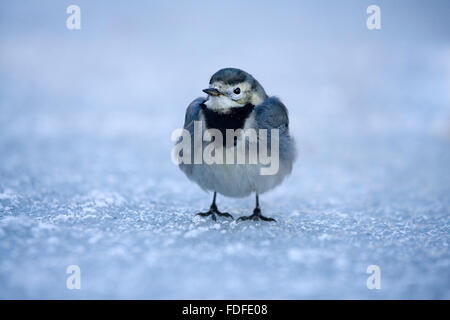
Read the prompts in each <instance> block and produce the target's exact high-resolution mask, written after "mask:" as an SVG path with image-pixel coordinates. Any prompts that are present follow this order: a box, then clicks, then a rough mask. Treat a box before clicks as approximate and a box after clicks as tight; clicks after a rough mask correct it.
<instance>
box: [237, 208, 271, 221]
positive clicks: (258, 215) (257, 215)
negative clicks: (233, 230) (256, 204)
mask: <svg viewBox="0 0 450 320" xmlns="http://www.w3.org/2000/svg"><path fill="white" fill-rule="evenodd" d="M246 220H253V221H259V220H262V221H268V222H277V220H275V219H274V218H267V217H264V216H263V215H262V214H261V209H259V208H256V209H255V210H254V211H253V214H252V215H251V216H245V217H240V218H239V219H237V221H246Z"/></svg>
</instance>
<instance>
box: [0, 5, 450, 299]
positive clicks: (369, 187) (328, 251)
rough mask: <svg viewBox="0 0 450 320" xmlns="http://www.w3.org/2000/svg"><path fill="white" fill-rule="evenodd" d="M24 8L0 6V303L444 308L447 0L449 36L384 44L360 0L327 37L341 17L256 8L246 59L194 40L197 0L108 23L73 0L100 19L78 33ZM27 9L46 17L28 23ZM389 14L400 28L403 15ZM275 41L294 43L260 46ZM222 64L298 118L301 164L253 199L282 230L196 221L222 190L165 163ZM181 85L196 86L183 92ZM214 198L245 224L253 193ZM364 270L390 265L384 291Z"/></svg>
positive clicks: (418, 32)
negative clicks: (428, 303) (327, 302)
mask: <svg viewBox="0 0 450 320" xmlns="http://www.w3.org/2000/svg"><path fill="white" fill-rule="evenodd" d="M13 3H14V2H11V3H9V4H5V3H2V5H1V6H2V8H1V11H2V14H3V12H9V15H8V17H5V16H3V17H2V19H1V21H2V24H3V25H2V35H1V41H2V43H1V48H2V51H1V56H0V57H1V59H0V68H1V69H2V73H1V75H0V83H1V89H0V111H1V112H0V298H67V299H72V298H74V299H78V298H139V299H140V298H150V299H151V298H157V299H164V298H169V299H170V298H181V299H186V298H192V299H208V298H209V299H218V298H227V299H241V298H244V299H245V298H255V299H259V298H261V299H279V298H281V299H282V298H287V299H301V298H338V299H339V298H344V299H348V298H383V299H384V298H387V299H391V298H441V299H442V298H446V299H450V250H449V233H450V230H449V226H450V165H449V164H450V120H449V119H450V116H449V115H450V110H449V106H450V97H449V95H448V92H449V91H448V85H449V84H450V49H449V46H448V45H449V41H448V39H449V38H448V30H450V28H447V27H446V26H445V23H447V22H445V21H446V20H445V21H444V20H442V19H441V20H439V17H440V16H439V12H443V13H445V12H448V11H446V10H445V8H441V7H442V6H444V7H446V6H447V4H442V5H436V8H435V9H434V10H435V12H434V11H433V12H434V14H436V16H435V17H436V18H435V19H436V26H435V28H436V30H439V31H436V30H435V29H433V28H432V27H430V25H427V24H426V21H428V20H423V19H413V20H414V21H416V22H417V21H421V22H420V23H423V24H425V25H420V26H417V27H416V26H415V25H405V26H404V25H403V24H399V25H400V26H399V28H403V27H404V28H405V29H402V30H398V29H396V30H394V31H392V32H390V33H388V32H386V33H379V36H374V37H373V38H370V37H369V36H368V34H367V33H366V32H367V30H365V29H364V28H365V26H364V22H362V23H361V22H358V23H355V25H358V26H359V25H361V29H355V28H354V26H353V25H352V21H353V20H352V19H353V18H354V17H359V14H360V13H362V15H363V16H362V18H361V19H364V14H365V8H364V5H359V7H358V6H357V5H356V4H355V6H356V7H354V6H347V7H346V8H347V13H346V14H348V17H347V18H345V19H340V20H339V21H344V24H343V25H341V24H338V26H340V27H339V28H338V27H336V28H334V29H333V28H331V29H333V30H334V31H330V28H325V27H324V26H320V25H315V23H316V21H319V20H320V19H319V20H317V19H313V18H312V17H314V15H318V16H320V17H321V18H323V19H326V18H327V17H328V18H329V19H333V17H334V16H336V11H335V10H340V9H336V8H333V10H334V11H333V10H332V11H331V12H330V13H326V11H323V10H319V9H314V5H313V4H310V5H304V7H302V8H297V7H295V6H296V5H295V4H293V3H291V4H289V5H287V6H286V8H284V7H283V8H280V7H278V6H275V5H274V4H273V5H269V4H264V5H263V6H262V8H261V12H260V13H259V14H262V15H263V16H264V15H265V14H266V13H267V12H270V13H271V14H272V15H273V16H274V20H273V21H274V22H273V25H272V27H271V28H270V29H269V28H268V27H267V29H261V30H262V31H261V32H262V33H261V35H257V36H256V38H255V39H253V40H251V39H250V40H248V39H246V40H245V41H249V42H244V40H239V39H236V41H237V43H236V46H234V47H239V46H243V50H242V52H238V53H236V52H231V51H223V50H222V46H223V44H221V43H218V42H214V40H211V41H212V42H207V41H206V42H203V44H202V46H201V48H199V49H197V47H196V46H194V45H192V43H196V42H198V41H197V40H198V39H202V41H204V40H205V39H206V38H207V36H208V34H210V32H211V29H210V28H204V26H202V25H201V24H199V23H197V22H195V21H197V20H195V19H194V20H192V17H193V16H194V17H196V15H197V14H200V13H201V14H203V13H204V12H203V11H198V10H200V8H201V7H202V6H201V5H198V8H192V9H189V8H183V7H181V8H179V9H177V10H175V12H172V11H169V7H166V5H164V4H159V5H158V6H159V7H158V8H153V7H151V8H144V9H145V10H144V9H142V8H140V7H139V6H138V5H134V6H131V7H128V6H126V5H124V4H122V5H120V6H118V7H117V8H116V7H112V8H110V10H111V11H108V12H109V13H108V12H105V11H103V10H102V8H101V6H98V7H96V6H94V5H91V4H89V2H83V1H81V4H80V5H81V7H82V10H84V11H83V12H85V13H86V14H89V15H88V17H89V19H90V20H89V19H86V20H85V24H83V28H84V29H83V30H81V31H80V33H78V34H76V33H70V36H68V35H67V32H68V31H67V30H65V29H64V19H65V15H64V14H65V13H64V12H65V8H64V6H61V8H59V7H57V8H56V9H55V11H54V12H53V11H52V10H44V9H42V8H40V9H39V8H37V7H33V5H31V4H30V6H28V7H27V8H25V9H23V8H20V6H18V5H15V4H13ZM354 3H356V2H354ZM437 3H438V2H437ZM443 3H444V2H443ZM329 4H330V5H331V2H329ZM408 5H410V2H408ZM221 6H222V4H221ZM223 6H226V5H225V4H223ZM271 6H275V7H271ZM291 7H293V8H291ZM44 8H53V5H52V4H46V5H44ZM22 9H23V10H25V13H24V14H28V15H31V16H32V17H34V19H30V20H27V21H28V22H27V21H23V20H20V19H18V18H17V17H19V16H20V15H21V14H22V13H21V12H22ZM387 9H389V5H388V4H386V10H385V11H384V13H383V14H384V16H385V17H386V20H385V21H386V28H389V21H390V20H389V17H391V16H392V15H394V13H395V12H396V13H398V14H400V13H401V12H402V10H403V9H402V8H400V7H399V8H390V9H392V10H387ZM410 9H411V10H412V11H411V12H413V13H415V14H417V15H418V16H419V14H425V15H427V16H428V15H429V16H431V13H430V12H429V11H427V10H424V11H421V10H419V9H420V8H417V4H413V5H411V8H410ZM40 10H41V11H40ZM186 10H192V12H189V14H187V13H186ZM201 10H206V11H208V10H210V11H214V8H213V7H208V6H207V7H204V8H203V7H202V9H201ZM242 10H243V11H244V12H247V13H248V14H249V12H252V11H251V10H250V9H249V8H246V7H243V9H242ZM295 10H298V12H303V13H305V15H304V16H303V17H304V19H294V17H293V16H291V15H290V14H291V13H292V12H296V11H295ZM429 10H431V9H429ZM43 11H45V13H44V12H43ZM431 11H432V10H431ZM57 12H59V13H60V15H62V18H63V22H62V28H58V27H57V26H58V25H59V23H60V22H58V23H57V22H54V21H56V20H58V19H60V17H59V16H58V14H57ZM155 12H156V13H158V15H155ZM196 12H197V13H196ZM198 12H200V13H198ZM218 12H225V11H223V10H219V11H218ZM393 12H394V13H393ZM113 13H114V14H116V17H120V19H119V22H117V19H116V18H114V19H112V18H111V19H110V18H108V17H109V16H108V14H113ZM169 13H170V14H169ZM306 13H307V14H306ZM39 14H41V15H39ZM185 14H187V15H186V17H189V18H185ZM205 14H206V13H205ZM292 14H293V13H292ZM33 15H37V16H33ZM45 15H48V16H45ZM192 15H193V16H192ZM236 15H237V16H236V17H235V18H239V14H237V13H236ZM206 16H207V15H206ZM163 17H166V18H167V17H169V18H167V21H166V20H164V19H163ZM281 17H287V18H286V21H285V24H283V23H281V22H277V21H284V20H283V19H281ZM305 17H306V18H305ZM307 17H309V18H307ZM36 19H37V20H36ZM39 19H42V21H41V20H39ZM55 19H56V20H55ZM183 19H185V20H183ZM33 21H41V22H42V23H41V24H39V26H35V25H34V24H33V23H35V22H33ZM174 21H180V23H179V25H178V24H174V23H173V22H174ZM246 21H247V20H246ZM339 21H331V22H329V23H331V24H333V23H334V24H335V25H336V23H339ZM424 21H425V22H424ZM439 21H441V22H439ZM442 21H444V22H442ZM19 22H20V23H19ZM89 23H90V24H89ZM120 23H122V24H120ZM154 23H156V24H158V26H159V27H160V28H162V30H165V32H161V33H158V32H156V31H155V29H152V28H151V27H152V26H153V24H154ZM188 23H189V24H188ZM228 23H229V24H230V26H231V25H233V22H232V21H231V22H226V23H225V24H226V25H228ZM317 23H318V22H317ZM405 23H406V22H405ZM248 24H249V25H251V26H252V30H254V29H255V28H253V27H254V26H256V27H259V28H265V27H264V26H265V24H263V23H262V22H261V24H259V20H257V19H256V20H255V18H252V17H250V18H249V20H248ZM443 24H444V25H443ZM5 25H8V28H7V29H5V28H3V27H4V26H5ZM118 25H126V26H128V27H125V28H122V29H120V28H119V27H117V26H118ZM186 25H189V28H188V27H186V28H185V27H183V26H186ZM13 27H15V28H13ZM153 27H154V26H153ZM115 28H117V29H115ZM391 28H393V26H391ZM408 28H409V29H408ZM292 30H294V31H292ZM355 30H356V31H355ZM405 30H406V31H405ZM408 30H410V31H411V30H412V31H411V32H410V33H408V32H409V31H408ZM442 30H447V33H446V34H445V33H444V34H443V33H442V32H443V31H442ZM407 31H408V32H407ZM435 31H436V32H435ZM271 32H273V33H274V34H275V33H276V34H281V35H282V36H281V38H277V37H275V36H274V37H272V39H274V40H273V41H274V42H273V43H272V44H275V45H277V46H278V48H280V47H281V48H282V49H283V50H281V51H280V50H274V49H273V47H272V46H271V44H267V43H264V42H261V39H262V38H263V37H262V34H264V35H267V36H270V35H271ZM309 32H313V33H314V32H315V33H317V34H318V35H319V36H320V39H321V41H319V42H318V41H317V38H316V36H312V35H309ZM328 32H331V34H328ZM352 32H353V33H352ZM405 32H406V33H405ZM291 33H295V37H297V38H296V39H301V41H300V40H299V41H298V43H297V42H295V41H291V40H292V39H293V38H289V35H291V36H293V34H291ZM36 35H39V36H38V37H36ZM371 35H373V34H371ZM430 35H432V36H430ZM163 36H164V37H167V39H163V38H162V37H163ZM283 37H286V38H283ZM416 37H417V38H418V39H420V41H423V42H420V41H419V42H420V43H421V47H420V49H418V48H416V47H415V46H416V44H417V43H418V40H417V39H416ZM335 38H336V39H342V41H343V43H341V42H339V43H336V42H333V41H335V40H333V39H335ZM277 39H278V40H277ZM399 39H402V40H401V41H403V42H401V41H400V40H399ZM424 39H426V40H424ZM252 41H254V42H252ZM277 41H278V42H277ZM399 41H400V42H399ZM427 41H428V42H427ZM398 43H401V45H398ZM245 45H248V46H249V47H253V48H254V47H255V46H259V47H258V48H259V49H260V51H258V52H259V53H254V52H253V53H252V52H251V51H248V50H246V47H245ZM178 46H180V47H178ZM424 48H425V49H424ZM427 48H428V49H427ZM200 49H201V50H200ZM263 49H264V50H265V51H264V54H262V53H260V52H262V51H263ZM208 50H210V51H209V52H211V50H215V52H217V54H216V55H215V59H212V58H211V56H210V55H208ZM236 56H239V61H236V58H235V57H236ZM268 60H270V61H271V63H270V64H268V63H266V62H267V61H268ZM229 65H233V66H237V67H242V68H245V69H247V70H248V71H249V72H251V73H253V74H254V75H255V76H256V77H257V78H258V79H259V80H261V82H262V84H263V85H264V86H265V87H266V89H267V91H268V92H269V93H276V94H277V95H279V96H280V97H281V99H282V100H283V101H284V102H285V103H286V105H287V107H288V108H289V110H290V114H291V130H292V132H293V135H294V136H295V137H296V140H297V144H298V148H299V159H298V161H297V162H296V164H295V167H294V170H293V174H292V176H290V177H289V178H288V179H287V180H286V181H285V183H284V184H283V185H281V186H280V187H279V188H277V189H275V190H273V191H272V192H269V193H267V194H264V195H262V196H261V199H260V201H261V205H262V210H263V214H265V215H266V216H272V217H274V218H275V219H277V221H278V222H277V223H262V222H259V223H254V222H242V223H236V222H230V221H228V220H218V221H217V222H213V221H211V220H209V219H207V220H203V219H200V218H196V217H195V216H194V215H195V213H196V212H199V211H204V210H205V209H207V208H208V206H209V204H210V202H211V198H212V195H210V194H206V193H205V192H203V191H201V190H200V189H199V188H198V187H197V186H196V185H194V184H192V183H191V182H189V181H188V180H187V178H186V177H185V176H184V175H183V174H182V173H181V171H180V170H178V168H177V167H176V166H174V165H173V164H172V163H171V161H170V151H171V141H170V134H171V132H172V130H174V129H176V128H178V127H180V126H181V125H182V122H183V118H184V110H185V108H186V106H187V104H188V103H189V102H190V101H191V100H192V99H194V98H195V97H197V96H198V95H201V89H203V88H204V86H206V85H207V82H208V77H209V76H210V75H211V73H213V72H214V71H216V70H217V69H218V68H220V67H224V66H229ZM367 75H371V76H370V77H369V76H367ZM174 83H176V84H182V83H184V85H183V87H180V88H179V90H178V92H177V93H174V92H173V91H172V89H173V85H174ZM218 206H219V209H221V210H224V211H228V212H230V213H231V214H233V215H234V217H235V218H237V217H239V216H242V215H248V214H249V213H251V211H252V210H253V206H254V199H253V198H245V199H238V200H236V199H227V198H224V197H222V196H220V195H219V196H218ZM69 265H78V266H79V267H80V268H81V290H68V289H67V288H66V279H67V277H68V275H67V274H66V268H67V267H68V266H69ZM369 265H377V266H379V267H380V269H381V290H368V289H367V287H366V279H367V277H368V276H369V275H368V274H366V269H367V267H368V266H369Z"/></svg>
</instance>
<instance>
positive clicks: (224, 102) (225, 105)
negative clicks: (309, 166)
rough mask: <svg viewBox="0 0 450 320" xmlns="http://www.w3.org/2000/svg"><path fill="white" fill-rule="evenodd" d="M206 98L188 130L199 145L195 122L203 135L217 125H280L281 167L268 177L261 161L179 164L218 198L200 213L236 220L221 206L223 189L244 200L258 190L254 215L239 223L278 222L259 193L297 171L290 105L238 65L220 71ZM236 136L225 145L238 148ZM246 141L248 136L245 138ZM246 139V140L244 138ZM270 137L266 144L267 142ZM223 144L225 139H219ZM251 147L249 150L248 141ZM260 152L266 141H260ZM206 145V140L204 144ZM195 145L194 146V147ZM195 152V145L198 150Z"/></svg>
mask: <svg viewBox="0 0 450 320" xmlns="http://www.w3.org/2000/svg"><path fill="white" fill-rule="evenodd" d="M202 91H203V92H204V93H206V97H199V98H196V99H195V100H193V101H192V102H191V103H190V104H189V105H188V107H187V109H186V115H185V121H184V129H185V130H186V131H187V132H189V133H190V136H191V139H192V141H191V142H193V143H192V144H191V145H194V144H195V143H194V138H193V136H194V135H195V122H197V123H199V124H201V125H202V126H201V128H202V134H203V132H204V131H205V130H207V129H216V130H219V131H220V132H221V133H223V134H226V129H234V130H238V129H254V130H260V129H266V130H268V132H269V131H270V130H271V129H277V130H278V132H279V136H278V137H279V140H278V141H279V143H278V144H279V151H278V152H279V159H278V165H279V168H278V170H277V172H276V173H275V174H271V175H262V174H261V171H260V169H261V167H262V166H264V165H263V164H261V163H257V164H254V163H248V161H247V160H248V159H246V161H245V163H232V164H229V163H224V164H218V163H213V164H210V163H209V164H208V163H204V162H202V163H200V164H197V163H192V162H191V163H183V162H182V163H179V167H180V169H181V170H182V171H183V172H184V174H185V175H186V176H187V177H188V178H189V179H190V180H192V181H193V182H195V183H196V184H197V185H199V186H200V187H201V188H202V189H203V190H205V191H208V192H212V193H213V201H212V204H211V206H210V209H209V211H207V212H200V213H197V215H198V216H201V217H209V216H210V217H211V218H212V220H214V221H216V220H217V216H219V217H225V218H230V219H234V218H233V216H232V215H231V214H229V213H228V212H221V211H219V209H218V208H217V205H216V196H217V193H219V194H221V195H223V196H226V197H232V198H243V197H246V196H249V195H251V194H252V193H254V194H255V200H256V204H255V209H254V210H253V214H251V215H249V216H243V217H240V218H239V219H238V221H245V220H253V221H260V220H261V221H268V222H270V221H276V220H275V219H273V218H270V217H265V216H263V215H262V212H261V208H260V204H259V195H261V194H263V193H264V192H267V191H269V190H272V189H273V188H275V187H276V186H278V185H280V184H281V183H282V182H283V180H284V178H286V177H287V176H288V175H289V174H290V173H291V172H292V167H293V163H294V162H295V160H296V154H297V152H296V146H295V141H294V138H293V137H292V136H291V135H290V133H289V115H288V110H287V108H286V107H285V105H284V104H283V103H282V102H281V101H280V99H279V98H277V97H275V96H268V95H267V93H266V91H265V90H264V88H263V86H262V85H261V84H260V83H259V82H258V81H257V80H256V79H255V78H254V77H253V76H252V75H251V74H249V73H247V72H245V71H243V70H241V69H237V68H224V69H220V70H219V71H217V72H216V73H214V74H213V75H212V76H211V78H210V81H209V87H208V88H206V89H203V90H202ZM271 132H272V131H270V132H269V133H268V136H267V139H266V140H265V141H267V150H269V151H271V140H270V137H271V136H270V133H271ZM241 138H242V137H241V136H238V137H237V138H236V137H234V141H233V143H232V144H231V143H230V144H229V145H226V144H225V141H223V147H224V148H225V149H226V147H229V148H234V149H235V150H234V151H236V154H237V153H238V152H239V151H238V150H237V148H238V146H237V144H236V140H237V139H241ZM244 139H246V138H245V137H244ZM241 140H242V139H241ZM265 141H264V142H265ZM219 143H220V142H219ZM245 143H246V148H249V145H248V143H249V142H248V141H247V140H246V142H245ZM257 143H258V150H259V148H260V144H261V143H262V140H261V138H260V137H258V139H257ZM204 146H205V142H204V141H202V144H201V147H204ZM192 148H194V147H192ZM194 151H195V150H194V149H192V152H194Z"/></svg>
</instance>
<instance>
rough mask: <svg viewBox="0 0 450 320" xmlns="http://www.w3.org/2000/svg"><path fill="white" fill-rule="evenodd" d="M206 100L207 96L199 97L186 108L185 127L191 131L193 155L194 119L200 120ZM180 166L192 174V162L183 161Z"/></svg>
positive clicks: (185, 171) (192, 152)
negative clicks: (185, 162)
mask: <svg viewBox="0 0 450 320" xmlns="http://www.w3.org/2000/svg"><path fill="white" fill-rule="evenodd" d="M205 101H206V99H205V98H197V99H195V100H194V101H192V102H191V103H190V104H189V106H188V107H187V109H186V115H185V117H184V129H186V130H187V131H189V133H190V136H191V155H193V154H194V150H193V147H194V141H193V138H194V121H198V120H200V111H201V110H202V104H203V103H204V102H205ZM180 140H181V137H180V139H179V140H178V142H177V143H179V142H180ZM180 156H183V151H181V152H180ZM179 166H180V168H181V170H182V171H184V173H185V174H186V175H187V176H188V177H190V176H191V174H192V165H190V164H184V163H181V164H180V165H179Z"/></svg>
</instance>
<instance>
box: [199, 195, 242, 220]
mask: <svg viewBox="0 0 450 320" xmlns="http://www.w3.org/2000/svg"><path fill="white" fill-rule="evenodd" d="M197 215H198V216H201V217H207V216H211V219H213V220H214V221H216V220H217V218H216V215H218V216H220V217H225V218H231V219H234V218H233V216H232V215H231V214H229V213H228V212H220V211H219V210H218V209H217V206H216V192H215V191H214V197H213V202H212V203H211V207H210V208H209V211H208V212H200V213H197Z"/></svg>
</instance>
